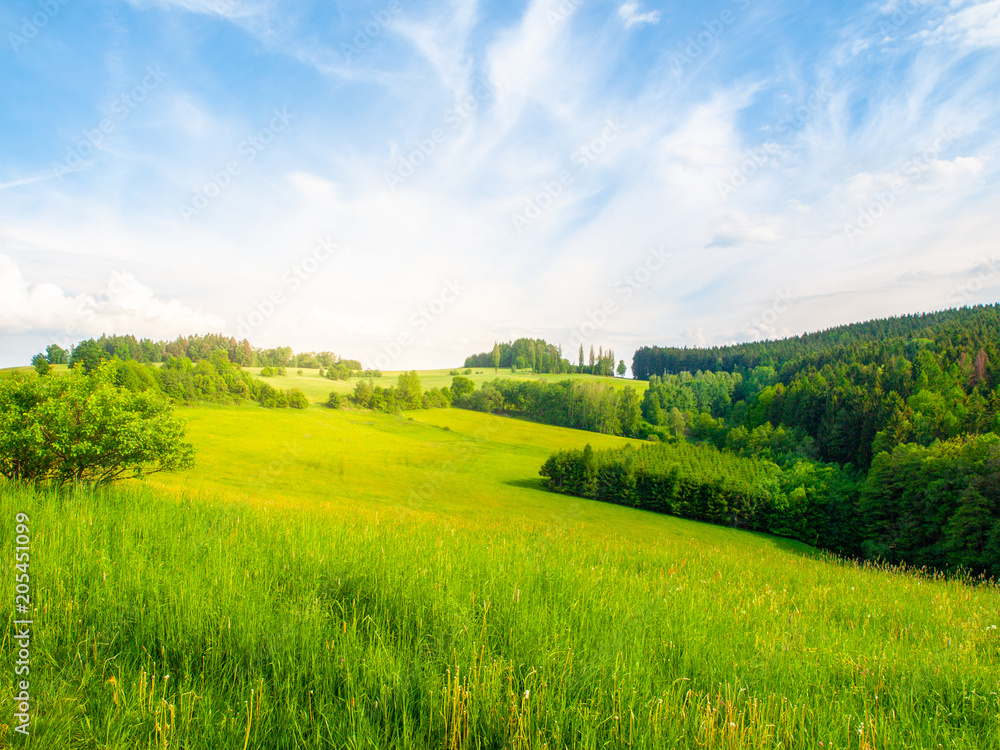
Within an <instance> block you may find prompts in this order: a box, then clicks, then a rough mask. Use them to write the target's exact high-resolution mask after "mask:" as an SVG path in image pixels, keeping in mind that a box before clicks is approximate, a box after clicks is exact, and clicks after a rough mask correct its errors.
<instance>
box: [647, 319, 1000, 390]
mask: <svg viewBox="0 0 1000 750" xmlns="http://www.w3.org/2000/svg"><path fill="white" fill-rule="evenodd" d="M923 349H930V351H932V353H934V354H935V355H937V356H938V357H940V358H942V359H943V360H946V361H948V362H957V361H958V360H959V359H961V357H962V355H963V354H965V355H966V356H967V357H968V356H972V357H975V356H976V353H977V352H978V351H979V350H980V349H982V350H984V352H985V354H986V357H987V359H988V360H989V364H987V365H985V366H984V368H983V369H984V371H983V377H984V378H985V380H986V382H987V385H988V386H989V387H990V388H991V389H993V388H996V387H997V385H998V384H1000V358H998V356H997V354H998V352H1000V304H994V305H977V306H974V307H963V308H959V309H953V310H942V311H940V312H935V313H923V314H914V315H904V316H900V317H894V318H883V319H878V320H870V321H867V322H864V323H853V324H850V325H843V326H837V327H835V328H830V329H827V330H824V331H819V332H816V333H807V334H803V335H801V336H794V337H791V338H787V339H780V340H773V341H757V342H749V343H745V344H733V345H728V346H716V347H707V348H687V347H684V348H679V347H657V346H647V347H642V348H640V349H639V350H637V351H636V352H635V355H634V356H633V358H632V374H633V377H635V378H638V379H640V380H648V379H649V377H650V376H651V375H666V374H677V373H680V372H683V371H685V370H686V371H688V372H695V371H697V370H711V371H714V372H720V371H725V372H743V373H747V372H749V371H751V370H753V369H754V368H756V367H773V368H775V370H777V371H778V374H779V377H780V378H781V381H782V382H785V383H787V382H789V381H790V380H791V378H792V376H793V375H794V374H795V373H797V372H799V371H802V370H808V369H815V370H819V369H821V368H822V366H823V365H824V364H827V363H829V362H840V361H859V362H865V363H867V364H873V363H875V364H883V363H885V362H887V361H889V360H891V359H892V357H893V356H897V355H898V356H903V357H906V358H907V359H909V360H913V359H914V358H915V357H916V356H917V354H919V352H920V351H921V350H923Z"/></svg>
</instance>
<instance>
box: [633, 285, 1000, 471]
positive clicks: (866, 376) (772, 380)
mask: <svg viewBox="0 0 1000 750" xmlns="http://www.w3.org/2000/svg"><path fill="white" fill-rule="evenodd" d="M879 335H886V336H890V337H891V338H888V339H885V340H881V339H879V338H878V336H879ZM998 348H1000V308H998V306H995V305H991V306H982V307H976V308H963V309H961V310H950V311H946V312H944V313H934V314H929V315H912V316H907V317H905V318H893V319H890V320H883V321H871V322H869V323H862V324H857V325H855V326H843V327H841V328H837V329H832V330H831V331H827V332H823V333H818V334H810V335H807V336H800V337H796V338H795V339H787V340H783V341H773V342H763V343H754V344H741V345H738V346H733V347H717V348H715V349H669V350H668V349H649V348H647V349H641V350H639V351H638V352H636V358H635V360H634V362H633V372H635V373H637V374H638V375H642V374H643V373H649V372H650V370H651V368H652V369H653V370H655V371H656V372H655V373H654V374H651V375H649V377H650V378H651V388H650V393H649V394H648V395H647V401H646V402H645V403H644V407H643V408H644V411H643V414H644V417H645V418H646V419H647V420H648V421H650V423H651V424H653V425H661V426H666V427H670V428H673V429H674V431H675V432H676V431H677V429H676V428H677V427H678V425H680V423H681V422H685V423H686V424H687V426H690V424H691V423H692V422H693V421H694V420H695V418H696V417H697V415H699V414H700V413H702V412H704V411H706V409H704V408H702V406H703V405H702V404H696V405H694V406H692V403H691V398H690V395H691V394H690V391H691V388H692V387H693V386H691V385H689V386H688V387H687V388H685V387H683V386H682V387H681V388H680V391H678V389H677V388H674V389H667V388H664V387H663V385H662V382H668V383H673V382H676V380H677V379H678V378H688V379H691V380H692V381H693V383H694V385H697V386H699V387H702V383H703V382H707V380H708V379H711V378H716V379H717V378H719V377H720V376H725V375H728V376H729V377H732V378H734V379H736V378H738V380H737V381H736V382H735V385H734V387H733V390H732V393H731V396H730V402H731V404H730V407H729V408H728V409H727V408H726V407H725V405H724V404H722V405H721V406H720V405H717V404H716V405H712V406H711V407H710V408H709V409H708V410H707V411H709V412H710V413H711V415H712V416H713V417H724V418H725V419H726V422H727V424H728V425H729V426H730V427H737V426H746V427H748V428H750V429H752V428H754V427H757V426H759V425H762V424H765V423H769V424H771V425H773V426H775V427H777V426H779V425H783V426H785V427H788V428H793V429H798V430H801V431H802V432H803V433H804V434H805V435H808V436H809V437H810V438H811V439H812V440H813V441H814V444H815V449H816V454H817V456H818V457H819V458H820V459H822V460H824V461H830V462H836V463H851V464H853V465H855V466H857V467H858V468H861V469H867V468H868V467H869V466H870V465H871V462H872V459H873V457H874V456H875V455H877V454H878V453H879V452H881V451H891V450H892V449H893V448H894V447H895V446H896V445H900V444H904V443H917V444H919V445H923V446H928V445H930V444H932V443H933V442H934V441H935V440H949V439H951V438H955V437H961V436H963V435H979V434H985V433H988V432H993V431H997V430H998V429H1000V394H998V391H997V386H998V384H1000V382H998V381H1000V359H998V354H997V351H998ZM685 364H692V365H693V364H702V365H706V366H710V369H702V370H693V371H692V372H694V375H682V374H674V373H672V369H673V368H674V367H677V366H681V365H685ZM654 365H655V366H654ZM662 371H665V372H666V373H667V374H664V375H662V376H661V375H660V374H659V373H660V372H662ZM661 381H662V382H661ZM668 391H669V392H668ZM674 410H676V411H674ZM679 413H680V414H679ZM702 421H704V420H702Z"/></svg>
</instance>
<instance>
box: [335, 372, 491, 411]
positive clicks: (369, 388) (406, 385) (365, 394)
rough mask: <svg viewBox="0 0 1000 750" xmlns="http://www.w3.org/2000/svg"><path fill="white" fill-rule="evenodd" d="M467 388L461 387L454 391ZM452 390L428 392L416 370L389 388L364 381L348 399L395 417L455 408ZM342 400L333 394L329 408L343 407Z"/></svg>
mask: <svg viewBox="0 0 1000 750" xmlns="http://www.w3.org/2000/svg"><path fill="white" fill-rule="evenodd" d="M453 380H454V381H464V382H466V383H468V384H469V385H471V384H472V381H471V380H469V379H468V378H463V377H461V376H459V377H456V378H454V379H453ZM456 387H457V388H459V391H460V392H462V391H461V388H462V387H464V386H463V385H462V384H461V383H460V384H459V385H458V386H454V385H453V388H456ZM452 394H453V389H452V388H447V387H445V388H431V389H430V390H429V391H426V392H425V391H424V390H423V388H422V387H421V385H420V377H419V376H418V375H417V372H416V370H410V371H409V372H403V373H400V374H399V377H398V378H396V384H395V385H392V386H388V387H383V386H379V385H375V382H374V381H373V380H372V379H371V378H362V379H361V380H359V381H358V383H357V385H355V386H354V393H352V394H351V395H350V396H349V397H348V399H349V400H350V402H351V403H352V404H354V405H355V406H357V407H360V408H362V409H373V410H374V411H383V412H387V413H389V414H395V413H398V412H401V411H403V410H404V409H433V408H437V407H446V406H451V402H452V398H453V395H452ZM340 402H341V398H340V396H339V394H337V393H336V392H333V393H331V394H330V399H329V400H328V401H327V404H326V405H327V406H330V407H334V408H336V407H339V406H340Z"/></svg>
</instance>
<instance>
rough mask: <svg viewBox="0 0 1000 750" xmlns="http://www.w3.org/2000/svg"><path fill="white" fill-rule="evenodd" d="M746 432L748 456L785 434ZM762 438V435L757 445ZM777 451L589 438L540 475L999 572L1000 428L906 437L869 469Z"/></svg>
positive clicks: (744, 523) (666, 507) (919, 559)
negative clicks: (915, 440) (598, 444)
mask: <svg viewBox="0 0 1000 750" xmlns="http://www.w3.org/2000/svg"><path fill="white" fill-rule="evenodd" d="M758 429H759V430H761V431H762V432H763V433H766V431H765V430H763V429H762V428H758ZM755 432H756V431H755ZM741 437H742V438H743V446H742V448H743V450H744V451H745V453H751V454H752V453H754V452H756V450H758V449H762V448H765V447H766V448H768V449H770V448H771V447H773V445H774V442H773V441H775V440H777V441H778V442H779V443H780V442H782V437H783V436H778V435H776V434H775V432H773V431H772V432H771V433H770V434H759V435H756V436H754V435H753V434H752V433H747V432H746V431H744V434H743V435H742V436H741ZM754 438H757V439H760V438H764V440H763V441H761V442H759V443H758V445H757V447H756V448H755V447H753V446H751V443H752V442H753V439H754ZM768 444H770V445H768ZM776 453H777V454H778V457H779V461H778V462H774V461H769V460H766V459H763V458H752V457H746V455H745V454H744V455H743V456H740V455H737V454H736V453H734V452H732V451H720V450H718V449H717V448H715V447H714V446H709V445H693V444H691V443H687V442H678V443H674V444H663V443H660V444H656V445H650V446H644V447H642V448H640V449H638V450H636V449H634V448H632V447H631V446H625V447H623V448H619V449H617V450H605V451H594V450H593V449H591V448H590V446H589V445H588V446H587V447H586V448H585V449H583V450H577V451H559V452H557V453H554V454H553V455H552V456H550V457H549V458H548V460H546V462H545V463H544V464H543V466H542V467H541V469H540V474H541V475H542V476H543V477H545V482H546V485H547V486H548V487H549V488H550V489H552V490H554V491H557V492H564V493H568V494H572V495H577V496H580V497H587V498H592V499H595V500H602V501H605V502H612V503H617V504H620V505H628V506H631V507H635V508H642V509H645V510H650V511H654V512H657V513H666V514H669V515H675V516H680V517H683V518H691V519H695V520H699V521H707V522H710V523H718V524H725V525H729V526H735V527H739V528H748V529H755V530H759V531H765V532H768V533H772V534H778V535H781V536H786V537H790V538H793V539H798V540H801V541H803V542H806V543H808V544H811V545H814V546H819V547H823V548H826V549H829V550H832V551H834V552H836V553H838V554H841V555H851V556H858V557H865V558H868V559H872V560H881V561H885V562H890V563H903V562H905V563H907V564H908V565H911V566H917V567H921V566H927V567H929V568H932V569H936V570H942V571H958V570H963V571H967V572H970V573H973V574H976V575H982V576H989V577H994V578H1000V436H997V435H992V434H991V435H983V436H978V437H972V438H955V439H952V440H947V441H943V442H938V443H935V444H934V445H932V446H928V447H923V446H917V445H900V446H897V447H896V448H895V449H894V450H893V451H892V452H891V453H888V452H885V453H881V454H879V456H878V457H877V458H876V459H875V462H874V464H873V465H872V468H871V471H870V472H869V473H868V475H867V476H864V475H858V474H857V473H855V472H853V471H852V470H850V469H849V468H846V467H841V466H837V465H832V464H822V463H819V462H816V461H810V460H806V459H803V458H801V457H798V456H795V455H794V452H793V451H791V450H785V451H776Z"/></svg>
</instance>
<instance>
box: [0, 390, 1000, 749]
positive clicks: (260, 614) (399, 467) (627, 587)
mask: <svg viewBox="0 0 1000 750" xmlns="http://www.w3.org/2000/svg"><path fill="white" fill-rule="evenodd" d="M484 374H485V373H484ZM292 379H293V378H292V377H288V378H286V380H292ZM317 380H318V378H317ZM328 383H329V381H323V385H324V386H327V384H328ZM431 385H433V383H429V382H428V383H426V384H425V386H427V387H429V386H431ZM179 413H180V414H181V415H182V416H185V417H187V418H188V419H189V437H190V438H191V440H192V441H193V442H194V443H195V444H196V446H197V447H198V449H199V453H198V465H197V466H196V467H195V468H194V469H192V470H190V471H188V472H186V473H183V474H177V475H169V476H158V477H156V478H155V481H153V480H150V481H149V482H148V483H147V484H146V485H139V484H136V485H134V486H129V487H122V488H118V489H115V490H113V491H108V492H96V493H95V492H88V491H82V490H81V491H78V492H72V493H64V494H61V495H60V494H53V493H50V492H45V491H32V490H29V489H25V488H20V487H13V486H10V485H0V506H2V507H3V512H4V517H5V518H8V519H11V518H13V516H14V514H15V513H17V512H25V513H28V514H29V515H30V516H31V529H32V531H31V533H32V539H33V542H32V558H31V566H32V573H33V577H32V581H33V584H32V585H33V586H34V590H33V596H34V602H35V611H34V612H33V613H32V614H33V618H34V620H35V631H34V637H33V641H32V690H33V700H34V701H35V706H34V708H33V711H34V716H35V721H36V726H35V728H34V732H35V733H34V736H33V744H32V745H31V746H32V747H37V748H49V747H59V748H63V747H66V748H77V747H80V748H83V747H95V748H96V747H100V748H115V749H116V750H117V749H118V748H121V749H122V750H124V749H125V748H129V749H130V750H131V748H136V747H143V748H145V747H149V748H154V747H155V748H245V749H249V748H262V749H263V748H326V747H329V748H342V747H357V748H361V747H377V748H389V747H406V748H426V747H442V748H564V747H572V748H599V747H600V748H605V747H635V748H639V747H651V748H653V747H655V748H661V747H663V748H670V747H677V748H682V747H708V748H774V747H778V746H779V745H780V746H781V747H793V748H798V747H810V748H814V747H820V746H821V745H820V743H822V747H823V748H871V749H874V748H879V749H881V748H936V747H938V746H943V747H966V748H994V747H997V746H1000V699H998V693H1000V677H998V675H1000V637H998V632H1000V631H998V630H997V629H996V626H998V625H1000V591H998V590H997V589H996V588H994V587H989V586H980V587H977V588H972V587H969V586H967V585H965V584H963V583H961V582H958V581H943V580H935V579H929V578H922V577H920V576H917V575H912V574H908V573H904V572H900V571H882V570H877V569H873V568H859V567H855V566H852V565H845V564H843V563H839V562H836V561H830V560H828V559H826V558H824V557H822V556H819V555H816V554H813V552H812V550H810V549H809V548H808V547H805V546H803V545H798V544H794V543H791V542H788V541H785V540H781V539H778V538H774V537H768V536H765V535H760V534H748V533H745V532H739V531H735V530H731V529H725V528H720V527H714V526H707V525H702V524H697V523H693V522H688V521H682V520H679V519H674V518H669V517H665V516H658V515H653V514H648V513H642V512H638V511H634V510H629V509H625V508H621V507H618V506H613V505H607V504H602V503H595V502H589V501H585V500H577V499H574V498H569V497H565V496H561V495H554V494H551V493H547V492H545V491H543V490H541V489H540V485H539V480H538V474H537V471H538V467H539V466H540V465H541V463H542V461H543V460H544V459H545V457H547V456H548V455H549V453H550V452H551V451H552V450H554V449H557V448H570V447H580V446H582V445H584V444H585V443H587V442H590V443H591V444H593V445H594V446H595V447H610V446H614V445H620V444H621V443H623V442H625V441H624V440H623V439H621V438H613V437H608V436H602V435H597V434H594V433H580V432H576V431H573V430H566V429H560V428H553V427H548V426H544V425H538V424H534V423H529V422H522V421H517V420H509V419H503V418H498V417H493V416H490V415H485V414H481V413H477V412H466V411H461V410H429V411H418V412H411V413H408V414H405V415H404V416H403V417H392V416H387V415H380V414H370V413H365V412H348V411H337V412H333V411H329V410H326V409H322V408H320V407H318V406H314V407H312V408H310V409H306V410H303V411H296V410H288V411H286V410H266V409H261V408H259V407H256V406H245V407H225V408H223V407H216V408H212V407H198V408H183V409H179ZM13 534H14V531H13V524H12V523H8V524H6V525H5V526H4V527H3V529H2V531H0V538H2V540H3V542H4V545H5V549H7V550H10V549H11V548H12V547H13ZM8 559H10V558H9V556H8ZM5 572H6V573H7V574H6V575H4V577H3V581H2V584H0V595H2V596H4V597H7V599H6V600H7V601H12V600H13V594H14V591H13V588H14V585H13V574H12V572H11V570H10V566H6V565H5ZM7 612H8V615H7V617H8V627H7V629H6V630H5V632H10V631H11V628H12V624H11V622H10V621H11V620H12V619H13V615H12V614H10V610H7ZM5 645H6V646H8V647H7V648H5V649H4V650H3V657H2V659H3V662H2V666H0V695H2V696H3V698H4V700H3V703H4V705H5V706H6V705H10V703H9V702H8V700H7V697H8V696H10V695H12V692H11V691H12V679H13V674H14V672H13V656H12V654H13V649H12V648H11V647H9V642H8V643H6V644H5ZM168 675H169V677H168ZM7 721H9V719H8V717H6V716H5V717H3V718H0V722H7ZM4 732H6V734H4ZM12 739H13V740H14V741H17V740H19V738H16V737H12V736H11V734H10V730H9V727H8V728H6V729H4V728H0V742H2V743H5V744H6V743H9V742H10V741H11V740H12Z"/></svg>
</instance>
